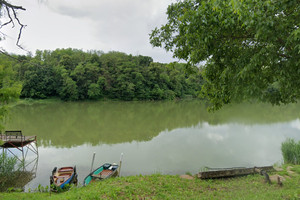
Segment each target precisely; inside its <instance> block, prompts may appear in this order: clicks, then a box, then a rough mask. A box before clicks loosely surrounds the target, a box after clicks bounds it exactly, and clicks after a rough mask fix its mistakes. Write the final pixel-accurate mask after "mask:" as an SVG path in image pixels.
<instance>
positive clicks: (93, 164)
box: [90, 152, 96, 172]
mask: <svg viewBox="0 0 300 200" xmlns="http://www.w3.org/2000/svg"><path fill="white" fill-rule="evenodd" d="M95 155H96V152H94V154H93V160H92V165H91V171H90V172H92V171H93V165H94V160H95Z"/></svg>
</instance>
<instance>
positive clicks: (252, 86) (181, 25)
mask: <svg viewBox="0 0 300 200" xmlns="http://www.w3.org/2000/svg"><path fill="white" fill-rule="evenodd" d="M167 15H168V21H167V23H166V24H165V25H163V26H161V27H160V28H156V29H154V30H153V31H152V34H151V36H150V39H151V43H152V45H153V46H158V47H163V48H165V49H166V50H169V51H172V52H173V53H174V56H175V57H177V58H181V59H184V60H187V61H188V62H189V63H190V64H197V63H199V62H201V61H206V65H205V67H204V70H203V77H204V79H205V80H206V81H205V83H204V85H203V89H202V92H203V94H204V96H206V98H208V99H209V100H210V102H211V105H212V108H213V109H218V108H220V107H221V106H222V105H224V104H227V103H230V102H232V101H242V100H246V99H247V100H249V99H250V100H251V99H255V100H257V99H258V100H260V101H264V102H271V103H272V104H281V103H290V102H295V101H297V100H298V99H299V97H300V88H299V84H300V78H299V77H300V70H299V69H300V45H299V44H300V28H299V27H300V3H299V0H268V1H261V0H243V1H242V0H211V1H203V0H180V1H177V2H176V3H173V4H171V5H170V6H169V7H168V10H167Z"/></svg>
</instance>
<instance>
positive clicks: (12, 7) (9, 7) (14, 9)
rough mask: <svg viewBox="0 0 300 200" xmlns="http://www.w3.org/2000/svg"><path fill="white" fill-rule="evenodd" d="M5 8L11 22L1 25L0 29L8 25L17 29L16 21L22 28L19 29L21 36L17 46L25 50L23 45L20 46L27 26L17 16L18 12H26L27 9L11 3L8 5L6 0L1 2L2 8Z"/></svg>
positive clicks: (0, 0)
mask: <svg viewBox="0 0 300 200" xmlns="http://www.w3.org/2000/svg"><path fill="white" fill-rule="evenodd" d="M1 5H2V6H3V7H5V9H6V12H7V16H8V18H9V21H8V22H6V23H4V24H2V25H0V29H1V28H2V27H3V26H6V25H8V24H12V25H13V28H14V27H15V23H14V21H17V23H18V25H19V26H20V29H19V35H18V39H17V43H16V45H17V46H18V47H19V48H21V49H23V50H25V49H24V48H23V47H22V46H21V45H20V39H21V35H22V31H23V29H24V28H25V27H26V25H24V24H22V23H21V21H20V20H19V18H18V16H17V10H26V9H25V8H23V7H22V6H16V5H12V4H10V3H8V2H7V1H6V0H0V6H1ZM11 12H12V13H13V17H12V15H11Z"/></svg>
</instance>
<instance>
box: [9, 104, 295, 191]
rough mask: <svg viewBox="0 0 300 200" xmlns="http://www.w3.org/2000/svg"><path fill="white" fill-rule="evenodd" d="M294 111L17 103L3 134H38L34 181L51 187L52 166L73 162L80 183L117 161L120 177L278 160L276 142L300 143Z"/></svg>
mask: <svg viewBox="0 0 300 200" xmlns="http://www.w3.org/2000/svg"><path fill="white" fill-rule="evenodd" d="M299 117H300V106H298V105H296V104H295V105H290V106H285V107H272V106H268V105H263V104H257V105H236V106H230V107H226V108H224V109H223V110H221V111H220V112H217V113H213V114H211V113H208V112H207V111H206V109H205V107H204V106H203V105H202V104H201V102H199V101H187V102H125V103H124V102H97V103H94V102H88V103H87V102H85V103H52V104H34V105H31V106H29V105H22V106H17V107H15V108H14V109H13V111H12V114H11V118H10V119H11V121H9V122H8V124H7V127H8V129H21V130H23V133H25V134H26V133H27V134H28V135H32V134H36V135H37V136H38V139H39V143H40V144H42V145H40V147H39V168H38V171H37V176H36V178H35V179H34V180H32V181H31V182H30V183H29V184H27V185H26V188H27V189H28V188H36V187H37V186H38V185H39V184H42V185H43V186H47V185H49V176H50V173H51V170H52V169H53V167H55V166H57V167H61V166H74V165H76V167H77V171H78V175H79V177H78V178H79V182H82V180H83V178H84V177H85V176H86V175H87V174H88V173H89V170H90V164H91V159H92V155H93V152H96V160H95V164H94V166H95V167H96V166H98V165H102V164H103V163H104V162H111V163H113V162H118V161H119V157H120V153H121V152H123V153H124V161H123V165H122V172H121V173H122V175H124V176H128V175H136V174H152V173H156V172H159V173H163V174H181V173H186V172H190V173H197V172H198V171H199V170H200V169H201V168H203V167H205V166H208V167H236V166H239V167H252V166H262V165H272V164H274V163H278V162H281V160H282V156H281V151H280V145H281V142H283V141H284V140H285V138H287V137H291V138H295V139H296V140H299V139H300V134H299V130H300V121H299Z"/></svg>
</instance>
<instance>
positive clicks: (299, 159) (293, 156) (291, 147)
mask: <svg viewBox="0 0 300 200" xmlns="http://www.w3.org/2000/svg"><path fill="white" fill-rule="evenodd" d="M281 151H282V155H283V160H284V163H286V164H287V163H291V164H295V165H300V141H298V142H296V141H295V140H294V139H290V138H288V139H287V140H286V141H285V142H283V143H282V144H281Z"/></svg>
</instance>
